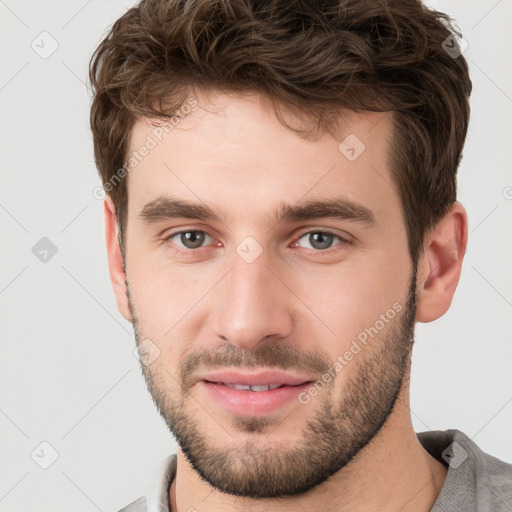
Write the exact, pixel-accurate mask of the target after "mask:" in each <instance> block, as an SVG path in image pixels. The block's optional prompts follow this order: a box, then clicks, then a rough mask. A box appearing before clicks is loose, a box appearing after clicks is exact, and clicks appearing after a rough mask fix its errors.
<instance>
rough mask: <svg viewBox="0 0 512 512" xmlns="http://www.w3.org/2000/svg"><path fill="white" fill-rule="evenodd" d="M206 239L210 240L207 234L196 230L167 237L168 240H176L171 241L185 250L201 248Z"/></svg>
mask: <svg viewBox="0 0 512 512" xmlns="http://www.w3.org/2000/svg"><path fill="white" fill-rule="evenodd" d="M207 238H210V235H208V233H206V232H204V231H198V230H189V231H181V232H179V233H175V234H174V235H172V236H171V237H169V239H170V240H173V239H176V240H173V241H174V243H177V245H179V246H182V247H184V248H185V249H198V248H200V247H202V245H203V244H204V242H205V240H206V239H207Z"/></svg>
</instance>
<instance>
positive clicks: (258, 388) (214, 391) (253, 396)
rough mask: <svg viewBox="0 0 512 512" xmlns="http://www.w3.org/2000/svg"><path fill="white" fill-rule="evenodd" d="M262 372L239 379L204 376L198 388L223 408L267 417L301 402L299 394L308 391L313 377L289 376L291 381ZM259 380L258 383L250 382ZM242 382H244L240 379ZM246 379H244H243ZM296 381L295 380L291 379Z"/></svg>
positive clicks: (248, 414)
mask: <svg viewBox="0 0 512 512" xmlns="http://www.w3.org/2000/svg"><path fill="white" fill-rule="evenodd" d="M262 379H263V377H262V376H261V375H260V376H258V377H257V378H256V377H255V376H247V375H246V377H245V378H242V377H238V379H234V380H233V379H229V380H228V381H227V382H226V380H227V379H223V380H220V379H219V380H217V379H211V378H210V379H201V380H200V381H199V382H198V384H199V389H200V392H201V393H204V394H205V395H206V400H207V402H206V403H211V404H213V405H214V406H218V407H220V408H221V409H222V410H224V411H226V412H228V413H231V414H235V415H244V416H260V417H261V416H265V415H268V414H270V413H272V412H280V411H283V410H284V409H285V408H286V409H289V408H290V407H293V406H294V404H295V406H297V405H299V404H300V403H301V402H300V401H299V399H298V398H299V395H300V394H301V393H304V392H306V390H307V389H308V388H309V387H310V386H311V384H312V382H313V381H312V380H302V379H298V378H291V377H290V376H288V377H286V379H285V380H287V381H288V382H282V380H281V382H280V381H279V380H277V379H276V380H270V379H267V381H266V382H265V381H263V380H262ZM247 380H253V381H254V380H258V381H259V382H257V383H254V382H247ZM240 381H242V382H240ZM244 381H245V382H244ZM292 381H293V382H292Z"/></svg>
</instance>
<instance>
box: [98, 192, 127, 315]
mask: <svg viewBox="0 0 512 512" xmlns="http://www.w3.org/2000/svg"><path fill="white" fill-rule="evenodd" d="M103 206H104V213H105V235H106V242H107V255H108V267H109V272H110V280H111V282H112V288H113V290H114V294H115V296H116V301H117V307H118V309H119V312H120V313H121V314H122V315H123V317H124V318H126V320H128V321H129V322H131V314H130V308H129V306H128V296H127V294H126V275H125V272H124V269H123V258H122V255H121V247H120V246H119V239H118V223H117V216H116V211H115V206H114V203H113V202H112V199H111V198H110V196H108V195H107V196H106V197H105V201H104V203H103Z"/></svg>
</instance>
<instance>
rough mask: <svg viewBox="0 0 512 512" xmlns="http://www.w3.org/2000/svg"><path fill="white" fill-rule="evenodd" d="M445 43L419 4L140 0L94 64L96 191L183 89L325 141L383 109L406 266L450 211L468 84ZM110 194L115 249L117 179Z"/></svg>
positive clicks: (439, 24)
mask: <svg viewBox="0 0 512 512" xmlns="http://www.w3.org/2000/svg"><path fill="white" fill-rule="evenodd" d="M454 34H456V35H457V36H458V37H460V35H461V34H460V33H459V32H458V31H457V30H456V29H455V28H454V26H453V23H452V19H451V18H450V17H449V16H447V15H446V14H444V13H441V12H438V11H434V10H429V9H428V8H426V7H425V6H424V5H423V4H422V3H421V2H420V1H419V0H387V1H386V0H381V1H379V0H332V1H326V0H324V1H320V0H266V1H257V0H142V1H141V2H140V3H139V4H138V5H137V6H136V7H134V8H131V9H129V10H128V11H127V12H126V13H125V14H124V15H123V16H122V17H121V18H119V19H118V20H117V21H116V22H115V23H114V25H113V26H112V28H111V30H110V31H109V33H108V35H107V36H106V37H105V38H104V40H103V41H102V42H101V43H100V45H99V47H98V48H97V49H96V51H95V53H94V55H93V56H92V58H91V63H90V72H89V79H90V82H91V86H92V90H93V93H94V98H93V101H92V106H91V128H92V133H93V138H94V155H95V161H96V165H97V167H98V170H99V172H100V175H101V178H102V181H103V184H104V185H105V184H106V183H109V180H111V178H112V177H113V176H114V175H115V174H116V173H117V172H118V171H119V169H122V168H123V167H124V166H125V159H126V156H127V151H128V145H129V140H130V133H131V129H132V127H133V124H134V122H135V120H136V119H137V118H141V117H142V118H160V119H162V118H163V119H165V118H169V117H170V116H171V115H172V113H173V112H175V111H176V110H178V109H179V108H180V106H181V105H182V104H183V102H184V101H185V99H186V98H187V96H188V94H189V91H190V89H191V88H195V87H198V88H201V89H202V90H205V91H208V90H212V89H217V90H220V91H226V92H258V93H261V94H262V95H263V96H264V97H266V98H269V99H270V100H271V101H272V103H273V105H274V108H275V109H276V114H278V111H279V106H285V107H286V108H288V109H289V110H291V111H294V112H299V113H300V114H301V115H302V117H303V118H304V117H305V118H307V119H308V120H312V121H314V124H315V125H316V129H317V130H319V131H320V132H323V131H326V132H330V130H331V127H332V126H333V119H334V120H335V116H336V115H337V114H338V115H339V112H340V111H341V109H343V108H347V109H351V110H354V111H373V112H391V113H392V119H393V125H392V126H393V132H392V135H391V143H390V147H389V150H390V153H389V166H390V170H391V173H392V176H393V179H394V181H395V183H396V185H397V188H398V191H399V194H400V199H401V204H402V210H403V214H404V219H405V224H406V229H407V236H408V241H409V251H410V255H411V258H412V260H413V261H414V262H415V261H417V258H418V257H419V255H420V254H421V252H422V250H423V243H424V236H425V234H426V233H427V232H428V231H429V230H430V229H431V228H432V227H434V225H435V224H436V222H437V221H438V220H439V219H440V218H441V217H442V216H443V215H444V214H445V213H446V212H447V211H448V210H449V208H450V207H451V205H452V204H453V203H454V201H456V188H457V187H456V173H457V167H458V165H459V161H460V158H461V155H462V148H463V145H464V140H465V138H466V132H467V127H468V122H469V95H470V93H471V81H470V78H469V71H468V66H467V63H466V61H465V59H464V57H463V56H462V55H461V54H460V52H458V51H457V49H458V46H457V42H456V41H457V39H456V38H455V35H454ZM449 48H455V53H454V52H453V51H452V52H450V51H447V50H449ZM278 118H279V120H280V121H281V122H283V123H285V122H284V120H283V119H282V118H281V117H280V116H279V114H278ZM285 124H286V123H285ZM286 126H288V127H289V128H291V129H294V128H293V127H291V126H289V125H287V124H286ZM294 130H295V131H296V132H298V133H300V134H301V135H304V134H303V133H302V132H301V131H300V130H296V129H294ZM308 136H309V135H308ZM123 176H124V175H123ZM109 188H110V190H108V193H109V195H110V196H111V198H112V200H113V202H114V205H115V208H116V213H117V220H118V225H119V232H120V242H121V247H122V248H123V246H124V242H123V240H124V232H125V228H126V217H127V200H128V197H127V189H126V181H125V180H124V179H123V180H121V182H120V183H119V184H118V185H117V186H114V187H109Z"/></svg>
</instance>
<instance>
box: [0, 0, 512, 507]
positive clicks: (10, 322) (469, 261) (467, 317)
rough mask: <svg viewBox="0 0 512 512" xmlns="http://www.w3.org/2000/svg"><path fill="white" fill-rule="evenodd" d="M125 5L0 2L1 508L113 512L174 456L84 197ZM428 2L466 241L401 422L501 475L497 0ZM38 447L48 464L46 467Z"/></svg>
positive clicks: (511, 194)
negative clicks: (434, 19) (488, 463)
mask: <svg viewBox="0 0 512 512" xmlns="http://www.w3.org/2000/svg"><path fill="white" fill-rule="evenodd" d="M130 5H132V2H129V1H124V2H123V1H109V2H100V1H99V0H89V1H84V0H72V1H70V0H66V1H64V0H61V1H53V2H38V1H35V0H31V1H18V2H16V1H15V0H0V24H1V25H0V40H1V46H0V48H1V54H2V61H1V62H2V65H1V67H0V108H1V123H0V141H1V150H2V153H1V154H2V158H1V171H2V187H1V189H0V216H1V228H2V249H1V251H0V258H1V260H0V268H1V274H0V301H1V308H2V323H1V344H2V345H1V355H0V376H1V390H2V393H1V395H0V429H1V438H0V439H1V441H0V442H1V445H0V449H1V452H0V460H1V467H0V470H1V473H0V510H1V511H29V510H36V509H37V510H39V511H40V512H50V511H51V512H55V511H59V510H62V511H64V510H66V511H68V512H72V511H78V510H80V511H86V510H90V511H95V510H100V511H110V510H112V511H115V510H118V509H119V508H120V507H122V506H123V505H126V504H127V503H128V502H130V501H132V500H134V499H136V498H137V497H139V496H141V495H142V494H144V493H145V490H146V486H147V484H148V482H149V480H150V479H151V476H152V474H153V473H154V471H155V470H156V468H157V467H158V465H159V464H160V462H161V461H162V459H163V458H164V457H165V456H167V455H168V454H169V453H171V452H173V451H174V450H175V443H174V440H173V439H172V437H171V435H170V434H169V433H168V431H167V428H166V427H165V424H164V423H163V421H162V420H161V419H160V417H159V416H158V414H157V412H156V409H155V408H154V406H153V404H152V402H151V398H150V396H149V394H148V392H147V391H146V387H145V383H144V380H143V378H142V374H141V371H140V369H139V366H138V365H139V363H138V361H137V359H136V358H135V357H134V355H133V349H134V348H135V342H134V338H133V334H132V329H131V325H130V324H129V323H127V322H126V321H125V320H124V319H123V318H122V317H121V316H120V314H119V313H118V312H117V308H116V304H115V301H114V296H113V293H112V291H111V288H110V281H109V276H108V271H107V259H106V251H105V247H104V234H103V218H102V203H101V201H98V200H97V199H95V198H94V197H93V195H92V191H93V189H94V188H95V187H97V186H98V185H99V184H100V181H99V178H98V176H97V173H96V169H95V166H94V163H93V154H92V140H91V135H90V131H89V121H88V116H89V104H90V98H89V92H88V90H87V89H86V86H85V80H86V74H87V66H88V62H89V58H90V56H91V54H92V52H93V50H94V48H95V47H96V46H97V44H98V43H99V41H100V39H101V37H102V35H103V34H104V32H105V30H106V29H107V28H108V27H109V26H110V25H111V23H113V22H114V21H115V19H117V18H118V17H119V16H120V15H121V14H123V13H124V12H125V10H126V9H127V8H128V7H129V6H130ZM429 5H431V6H434V7H436V8H437V9H439V10H442V11H445V12H448V13H449V14H451V15H453V16H454V17H455V19H456V20H457V22H458V24H459V26H460V28H461V29H462V31H463V35H464V38H465V40H466V41H467V43H468V45H469V46H468V49H467V50H466V51H465V54H464V55H465V56H466V58H467V59H468V61H469V64H470V67H471V75H472V80H473V85H474V88H473V93H472V98H471V106H472V117H471V124H470V129H469V135H468V139H467V142H466V147H465V151H464V160H463V162H462V165H461V168H460V173H459V199H460V201H461V202H462V203H463V204H464V205H465V206H466V207H467V210H468V215H469V225H470V239H469V248H468V252H467V254H466V261H465V263H464V268H463V272H462V277H461V280H460V284H459V288H458V290H457V293H456V295H455V298H454V302H453V304H452V307H451V309H450V311H449V312H448V313H447V314H446V315H445V316H444V317H443V318H441V319H440V320H438V321H437V322H434V323H432V324H427V325H422V324H420V325H418V328H417V336H416V345H415V349H414V357H413V370H412V390H411V393H412V402H411V407H412V416H413V420H414V426H415V429H416V430H417V431H422V430H427V429H448V428H457V429H459V430H462V431H463V432H465V433H466V434H467V435H469V436H470V437H472V438H473V439H474V440H475V441H476V442H477V443H478V444H479V445H480V446H481V447H482V449H484V450H485V451H487V452H489V453H491V454H493V455H495V456H497V457H499V458H501V459H503V460H506V461H507V462H512V435H511V433H512V428H511V427H512V371H511V370H512V364H511V361H512V344H511V340H510V337H511V336H510V333H511V326H512V316H511V312H512V270H511V262H512V257H511V256H512V247H511V246H512V236H511V235H512V232H511V229H510V228H511V223H512V222H511V221H512V217H511V210H512V200H511V198H512V188H511V187H512V175H511V172H510V167H511V165H510V164H511V160H512V158H511V138H510V137H511V133H512V129H511V128H512V126H511V125H512V115H511V114H512V99H511V98H512V70H511V67H510V62H511V55H510V54H511V52H510V49H511V48H512V36H511V32H510V23H511V17H512V16H511V14H512V3H511V1H510V0H501V1H496V0H491V1H481V0H480V1H467V0H466V1H464V2H460V1H436V2H430V3H429ZM45 31H46V32H48V34H50V35H49V36H48V35H44V34H43V35H41V33H42V32H45ZM33 41H34V43H32V42H33ZM53 41H56V43H57V44H58V48H57V49H56V51H55V52H54V53H53V54H52V55H50V56H48V57H47V58H42V57H41V56H40V54H41V53H43V54H44V52H50V50H51V49H52V44H56V43H54V42H53ZM31 44H33V46H34V47H35V49H33V48H32V47H31ZM36 49H37V51H36ZM38 52H39V53H38ZM44 56H45V57H46V55H44ZM43 237H47V238H49V239H50V240H51V241H52V243H53V244H55V246H56V248H57V253H56V254H55V255H54V256H53V257H51V252H50V253H48V255H47V260H48V261H47V262H42V261H40V260H39V259H38V258H37V257H36V255H34V254H33V252H32V248H33V247H34V245H35V244H36V243H37V242H38V241H39V240H40V239H41V238H43ZM37 252H38V251H36V253H37ZM43 255H44V253H43V254H39V256H40V257H43ZM41 442H47V443H49V444H50V445H51V446H52V447H53V449H55V450H56V451H57V452H58V458H57V460H56V461H55V462H54V463H53V464H52V465H51V466H50V467H49V468H48V469H42V468H41V467H40V465H39V464H44V463H47V464H48V463H49V462H51V454H52V449H51V448H49V447H48V446H47V445H42V446H40V443H41ZM34 450H36V451H35V452H34ZM33 452H34V455H33V457H34V458H32V457H31V454H32V453H33ZM36 461H37V462H39V464H38V463H36Z"/></svg>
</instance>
